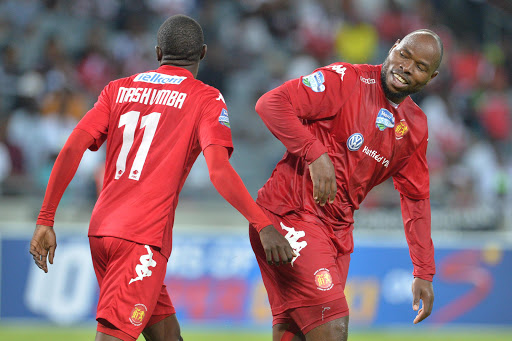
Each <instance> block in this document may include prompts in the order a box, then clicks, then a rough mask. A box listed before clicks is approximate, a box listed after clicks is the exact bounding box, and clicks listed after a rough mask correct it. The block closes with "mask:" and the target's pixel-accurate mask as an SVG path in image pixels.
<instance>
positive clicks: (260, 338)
mask: <svg viewBox="0 0 512 341" xmlns="http://www.w3.org/2000/svg"><path fill="white" fill-rule="evenodd" d="M95 334H96V332H95V330H94V327H91V328H87V329H77V328H61V327H22V326H19V325H18V326H16V327H11V326H6V325H0V340H6V341H7V340H9V341H26V340H38V341H70V340H72V341H92V340H94V336H95ZM183 338H184V340H185V341H205V340H208V341H239V340H243V341H264V340H267V341H270V340H271V336H270V331H269V332H264V333H260V332H228V331H224V332H223V331H214V330H211V331H207V330H201V331H197V332H194V331H190V330H189V331H187V330H184V331H183ZM139 340H140V341H142V340H144V338H143V337H140V338H139ZM349 340H350V341H377V340H378V341H412V340H414V341H433V340H435V341H477V340H478V341H480V340H485V341H507V340H512V330H508V331H507V330H503V331H496V332H493V331H492V330H489V329H486V330H485V331H477V330H474V331H473V330H470V331H466V332H456V331H429V330H425V329H418V330H417V331H416V332H414V333H413V332H411V331H406V332H399V331H390V330H385V331H372V332H363V331H360V330H356V331H353V332H352V333H351V334H350V336H349Z"/></svg>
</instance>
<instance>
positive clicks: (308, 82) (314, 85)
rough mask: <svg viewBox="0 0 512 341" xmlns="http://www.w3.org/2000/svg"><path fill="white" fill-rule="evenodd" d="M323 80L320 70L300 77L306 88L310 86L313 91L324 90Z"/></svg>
mask: <svg viewBox="0 0 512 341" xmlns="http://www.w3.org/2000/svg"><path fill="white" fill-rule="evenodd" d="M324 82H325V78H324V74H323V73H322V71H317V72H314V73H312V74H310V75H308V76H304V77H302V84H304V85H305V86H307V87H308V88H311V90H313V91H314V92H324V91H325V85H324V84H323V83H324Z"/></svg>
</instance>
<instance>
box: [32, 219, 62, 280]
mask: <svg viewBox="0 0 512 341" xmlns="http://www.w3.org/2000/svg"><path fill="white" fill-rule="evenodd" d="M56 248H57V239H56V237H55V231H53V227H51V226H45V225H36V229H35V230H34V235H33V236H32V240H31V241H30V251H29V252H30V254H31V255H32V257H33V258H34V262H35V263H36V265H37V266H38V267H39V269H41V270H43V271H44V272H48V265H47V263H46V257H48V258H49V261H50V264H53V257H54V256H55V249H56Z"/></svg>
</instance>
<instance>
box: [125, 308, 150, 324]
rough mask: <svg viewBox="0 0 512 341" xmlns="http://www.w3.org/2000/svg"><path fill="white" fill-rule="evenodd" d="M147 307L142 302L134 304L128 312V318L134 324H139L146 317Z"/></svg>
mask: <svg viewBox="0 0 512 341" xmlns="http://www.w3.org/2000/svg"><path fill="white" fill-rule="evenodd" d="M147 311H148V309H147V308H146V306H145V305H144V304H142V303H139V304H136V305H135V306H134V307H133V309H132V312H131V313H130V317H129V320H130V322H131V323H132V324H133V325H134V326H140V325H141V324H142V322H143V321H144V318H145V317H146V313H147Z"/></svg>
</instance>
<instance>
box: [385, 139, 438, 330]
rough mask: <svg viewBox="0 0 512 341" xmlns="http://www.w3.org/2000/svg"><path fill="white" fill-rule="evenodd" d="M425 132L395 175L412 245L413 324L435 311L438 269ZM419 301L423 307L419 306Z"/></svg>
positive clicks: (405, 223) (410, 249) (410, 244)
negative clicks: (435, 257)
mask: <svg viewBox="0 0 512 341" xmlns="http://www.w3.org/2000/svg"><path fill="white" fill-rule="evenodd" d="M427 144H428V135H427V134H426V135H425V137H424V139H423V141H422V143H421V144H420V146H419V147H418V149H417V150H416V152H415V153H414V154H413V155H412V156H411V157H410V158H409V160H408V162H407V164H406V165H405V166H404V168H403V169H401V170H400V171H399V172H398V173H397V174H395V175H394V176H393V181H394V183H395V188H396V189H397V190H398V191H399V192H400V204H401V209H402V219H403V222H404V230H405V237H406V239H407V244H408V245H409V254H410V256H411V260H412V264H413V266H414V271H413V276H414V280H413V284H412V293H413V302H412V305H413V309H414V310H417V311H418V315H417V316H416V318H415V319H414V323H418V322H421V321H422V320H424V319H425V318H427V317H428V316H429V315H430V313H431V312H432V306H433V303H434V290H433V287H432V279H433V277H434V274H435V272H436V267H435V261H434V244H433V243H432V238H431V234H430V231H431V219H430V199H429V174H428V166H427V157H426V154H427ZM420 300H421V301H423V307H422V308H421V309H420Z"/></svg>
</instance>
